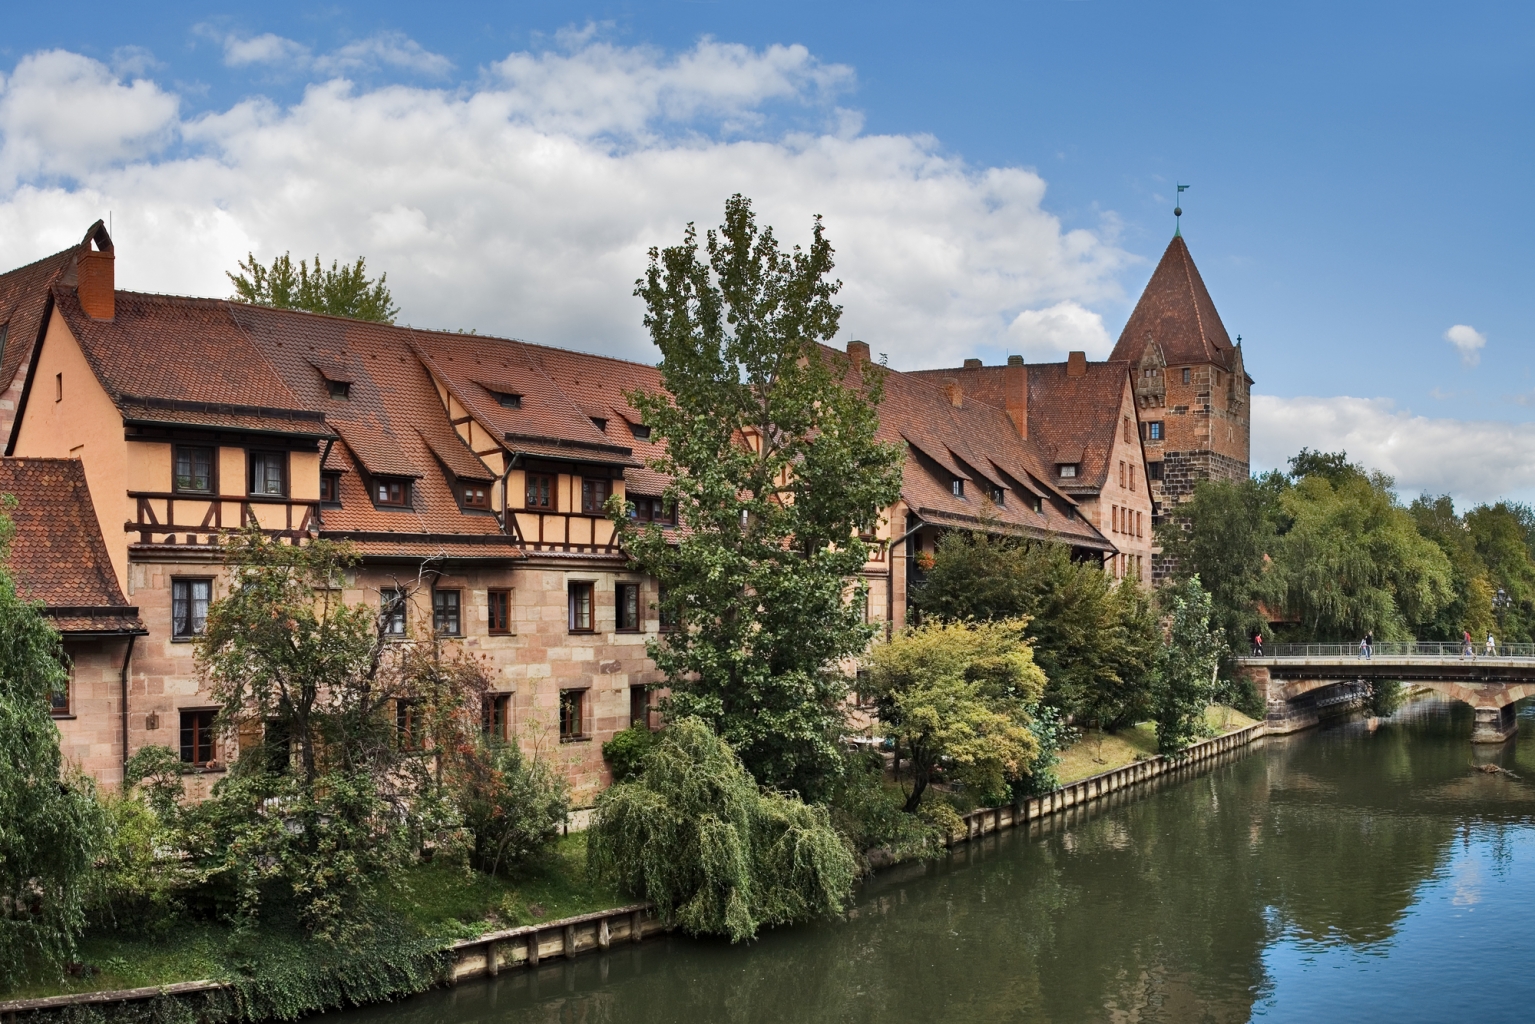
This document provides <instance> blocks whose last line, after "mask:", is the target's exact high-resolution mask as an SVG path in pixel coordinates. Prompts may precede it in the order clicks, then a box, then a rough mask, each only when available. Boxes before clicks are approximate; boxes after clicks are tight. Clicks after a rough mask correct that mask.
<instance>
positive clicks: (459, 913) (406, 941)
mask: <svg viewBox="0 0 1535 1024" xmlns="http://www.w3.org/2000/svg"><path fill="white" fill-rule="evenodd" d="M1207 721H1208V723H1209V725H1210V727H1211V731H1212V732H1217V733H1218V734H1219V736H1224V737H1230V738H1231V740H1232V742H1235V741H1236V740H1237V739H1239V738H1240V737H1237V736H1236V735H1235V734H1236V733H1238V732H1243V731H1244V730H1246V731H1248V732H1251V731H1252V730H1253V726H1254V724H1255V723H1254V722H1253V720H1251V719H1248V718H1246V717H1245V716H1243V715H1241V714H1240V713H1239V712H1235V711H1232V710H1230V709H1226V708H1219V707H1215V708H1211V709H1209V710H1208V712H1207ZM1218 738H1219V737H1218ZM1246 738H1250V737H1246ZM1246 738H1240V739H1241V740H1242V742H1246ZM1227 745H1230V744H1217V743H1216V741H1215V740H1210V741H1205V742H1204V743H1201V744H1198V745H1196V749H1195V750H1193V751H1191V754H1193V755H1194V759H1196V760H1197V759H1200V758H1202V757H1203V756H1204V755H1203V754H1202V753H1201V751H1203V750H1204V749H1205V748H1207V747H1208V748H1209V749H1210V751H1211V752H1214V751H1215V750H1216V749H1217V747H1219V749H1222V750H1224V749H1225V747H1226V746H1227ZM1155 749H1156V741H1155V731H1154V729H1153V728H1152V727H1151V726H1150V724H1149V723H1144V724H1142V725H1139V726H1136V727H1134V728H1130V729H1125V730H1122V731H1121V732H1119V733H1117V734H1109V735H1104V736H1100V735H1098V734H1089V735H1088V736H1085V737H1084V738H1083V739H1082V740H1081V741H1079V742H1078V743H1077V744H1075V745H1073V747H1072V748H1069V749H1068V750H1067V751H1065V752H1064V756H1063V758H1062V763H1061V766H1060V778H1061V782H1062V787H1061V788H1060V789H1058V790H1055V791H1054V792H1052V793H1050V794H1046V795H1045V796H1043V797H1036V798H1034V799H1032V800H1030V801H1028V802H1027V803H1026V805H1024V806H1023V807H1020V808H1011V809H1005V810H1004V809H997V808H983V809H979V810H972V811H969V812H968V813H966V814H964V815H963V820H964V821H965V822H966V833H965V834H960V835H956V836H955V837H953V839H954V841H963V840H964V839H966V838H969V837H971V836H974V835H980V834H983V833H986V832H990V831H993V830H995V829H996V828H999V827H1007V826H1008V825H1011V824H1016V823H1021V822H1022V821H1024V820H1028V818H1029V817H1038V816H1039V815H1040V814H1048V813H1051V812H1053V810H1054V809H1057V808H1063V807H1070V806H1077V805H1078V804H1080V803H1083V802H1085V801H1087V800H1090V799H1095V798H1096V795H1107V793H1109V792H1111V791H1118V790H1122V789H1124V788H1125V787H1126V786H1127V785H1129V784H1130V783H1131V782H1133V781H1135V780H1134V779H1132V778H1131V777H1130V776H1131V775H1135V776H1145V777H1146V778H1148V779H1149V778H1150V777H1152V776H1154V775H1159V774H1161V770H1160V767H1161V766H1162V765H1163V763H1164V762H1163V761H1162V759H1160V758H1157V757H1156V756H1155ZM1130 766H1136V767H1134V768H1130ZM1126 769H1129V774H1126ZM1119 775H1124V776H1125V779H1124V780H1121V781H1119V782H1114V781H1104V780H1114V779H1117V778H1118V776H1119ZM1095 780H1096V781H1095ZM1084 785H1085V786H1086V787H1087V790H1091V789H1094V787H1095V786H1096V794H1094V793H1089V792H1088V791H1087V790H1085V789H1084V788H1083V787H1084ZM1030 808H1032V810H1029V809H1030ZM1004 818H1006V821H1005V822H1004V820H1003V819H1004ZM585 862H586V847H585V836H584V835H582V834H580V833H573V834H570V835H567V836H563V837H561V838H560V839H559V840H558V841H557V842H556V843H555V844H554V845H553V848H552V850H551V851H550V854H549V856H548V857H546V858H545V859H544V860H543V862H541V863H540V864H539V865H537V866H536V867H535V868H533V869H532V870H530V871H528V872H526V873H525V874H524V875H523V876H522V877H518V878H513V879H506V878H499V877H489V876H485V875H481V874H478V873H469V872H466V871H465V870H464V869H463V868H461V867H451V866H447V865H431V864H428V865H423V866H421V867H420V868H417V869H414V870H412V871H411V872H408V873H406V874H405V875H403V876H401V877H400V879H398V880H397V881H396V882H394V883H393V884H391V885H390V886H389V887H388V889H387V890H386V891H385V892H384V893H382V894H381V895H382V900H381V902H382V905H383V906H382V909H383V910H385V911H386V912H387V915H388V916H389V918H390V919H391V925H392V926H393V927H397V928H398V929H399V931H398V936H397V938H398V941H400V942H401V944H402V946H401V948H402V949H404V950H405V953H404V954H403V955H402V956H401V957H400V958H399V960H398V962H396V961H395V960H394V959H392V958H391V956H390V954H389V951H388V949H389V947H388V944H387V943H383V942H381V943H374V944H373V949H372V950H371V951H369V952H365V953H364V954H363V955H362V956H361V957H360V958H358V959H360V960H362V961H364V962H362V963H349V964H347V965H346V967H348V968H351V969H353V970H354V972H359V971H360V973H361V975H363V977H362V978H361V979H360V980H359V981H358V982H356V983H354V984H351V985H345V984H336V983H335V981H334V979H328V978H325V977H322V975H324V974H325V972H327V971H332V970H338V969H340V965H331V964H327V963H324V962H323V961H320V960H317V959H316V957H315V956H314V955H312V953H311V952H308V951H306V947H307V945H308V944H306V943H304V942H303V940H302V939H300V938H299V937H298V936H297V933H296V932H293V931H291V930H285V929H282V928H281V927H280V926H277V925H271V924H269V925H267V926H264V927H263V929H261V930H260V931H258V932H256V933H254V934H251V935H246V936H243V937H241V936H236V935H235V934H234V933H233V932H232V930H231V929H229V928H227V927H225V926H222V925H218V924H214V923H201V924H195V925H193V924H187V925H185V926H182V927H178V928H176V929H175V930H174V931H172V932H168V933H166V934H160V935H150V936H127V935H123V934H121V933H106V934H102V933H97V934H93V935H89V936H87V937H86V938H85V939H84V940H82V942H81V945H80V963H79V965H77V969H76V971H75V972H74V973H72V974H71V975H69V976H68V977H66V978H65V979H64V981H63V983H62V984H59V983H55V984H50V985H33V986H29V987H27V988H25V989H22V990H18V991H15V992H13V993H10V999H8V1000H7V1001H5V1002H0V1014H4V1013H8V1012H14V1011H16V1010H22V1011H37V1010H41V1011H43V1012H44V1013H47V1012H48V1011H49V1010H53V1009H55V1008H56V1007H57V1006H58V1003H60V1002H66V1003H74V1002H75V1000H74V999H69V998H67V997H77V998H82V997H83V998H90V994H92V993H97V994H98V995H97V996H96V999H98V1000H101V999H103V996H104V995H105V997H106V1000H108V1002H107V1005H106V1006H101V1005H97V1006H93V1007H87V1006H82V1005H76V1006H75V1009H76V1010H85V1009H87V1008H89V1009H92V1010H94V1011H95V1013H94V1014H92V1016H99V1017H100V1019H102V1020H108V1019H118V1018H117V1015H116V1014H117V1011H116V1010H115V1009H114V1010H112V1012H105V1011H106V1010H108V1009H110V1008H113V1007H123V1006H124V1005H125V1004H127V1003H130V1002H131V1003H133V1004H135V1005H142V1007H143V1008H144V1009H145V1010H146V1011H149V1006H150V1002H149V1001H150V1000H151V999H152V998H153V997H156V996H158V997H159V998H158V999H155V1000H154V1001H155V1002H164V1001H165V1000H166V999H179V1000H182V1001H188V1000H201V1001H202V1002H203V1005H201V1006H200V1007H198V1010H197V1012H196V1014H195V1015H196V1016H198V1017H199V1018H200V1019H205V1020H208V1021H220V1020H239V1019H244V1017H245V1016H246V1015H248V1009H245V1008H243V1007H249V1006H250V1005H252V1004H257V1005H271V1006H274V1007H276V1008H281V1007H282V1006H283V1005H284V1004H285V1003H286V1005H288V1006H289V1007H290V1008H291V1009H292V1010H294V1011H296V1012H300V1013H302V1012H311V1011H313V1010H316V1009H323V1008H326V1007H327V1006H335V1005H340V1004H342V1003H344V1002H358V1001H361V1000H359V999H358V998H356V997H357V996H359V995H361V996H371V998H372V999H373V1000H381V999H392V998H399V997H401V996H404V995H408V994H410V993H411V992H413V991H420V990H421V989H423V988H427V987H431V986H432V985H434V984H438V983H442V982H451V981H454V980H457V979H458V978H464V977H473V976H477V975H483V974H486V973H495V971H496V970H497V969H498V968H503V967H504V968H510V967H514V966H522V965H526V964H536V963H537V962H538V959H539V957H540V956H543V957H553V956H574V955H576V954H578V953H581V952H585V951H588V950H592V949H607V948H608V945H609V943H611V942H615V941H617V942H623V941H630V940H631V939H637V938H638V937H640V936H641V935H649V934H651V933H652V932H654V931H658V930H660V923H659V922H657V921H655V920H654V919H651V918H648V917H646V916H645V915H643V914H640V913H637V912H638V911H639V909H640V908H638V907H636V906H633V905H630V904H631V902H632V901H629V900H627V899H625V898H624V897H623V896H622V895H621V894H620V893H618V892H617V891H616V890H608V889H605V888H603V887H600V886H593V885H591V884H590V883H589V882H588V881H587V879H586V871H585ZM609 918H611V919H612V920H611V921H610V920H609ZM253 948H259V949H260V955H259V956H255V955H253V952H252V950H253ZM349 955H350V954H349ZM370 958H372V960H373V961H376V962H369V961H370ZM285 973H286V974H287V975H290V976H289V977H275V981H276V988H277V989H278V991H276V992H268V991H266V989H267V988H268V987H271V986H270V984H269V983H270V982H272V981H273V980H274V978H273V977H268V976H280V975H284V974H285ZM128 990H132V991H131V992H130V991H128ZM295 990H296V991H295ZM230 993H233V994H234V997H233V998H225V997H226V996H227V995H228V994H230ZM107 994H109V995H107ZM61 997H63V998H61ZM284 997H296V1001H295V998H284ZM44 999H46V1001H47V1002H48V1003H50V1004H53V1005H51V1006H38V1005H37V1003H36V1002H33V1001H34V1000H44ZM151 1012H152V1011H151ZM268 1015H274V1014H271V1013H270V1012H269V1014H268ZM289 1015H291V1014H289ZM144 1019H146V1020H149V1019H158V1018H154V1017H152V1016H146V1017H145V1018H144Z"/></svg>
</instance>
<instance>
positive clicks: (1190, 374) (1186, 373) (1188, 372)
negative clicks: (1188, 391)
mask: <svg viewBox="0 0 1535 1024" xmlns="http://www.w3.org/2000/svg"><path fill="white" fill-rule="evenodd" d="M1193 373H1194V371H1193V370H1190V369H1189V368H1188V367H1187V366H1185V367H1184V368H1183V383H1185V384H1187V383H1188V382H1189V381H1190V379H1192V377H1193Z"/></svg>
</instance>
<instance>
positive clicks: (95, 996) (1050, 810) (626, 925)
mask: <svg viewBox="0 0 1535 1024" xmlns="http://www.w3.org/2000/svg"><path fill="white" fill-rule="evenodd" d="M1264 731H1265V730H1264V724H1263V723H1262V722H1259V723H1256V724H1254V725H1250V726H1247V727H1245V728H1242V729H1238V730H1236V731H1234V732H1229V733H1226V734H1225V735H1223V736H1217V737H1215V738H1213V739H1208V740H1204V741H1202V742H1199V743H1195V744H1193V745H1192V746H1190V747H1189V748H1188V749H1187V750H1185V751H1184V752H1183V754H1182V756H1180V757H1178V758H1176V759H1173V758H1167V757H1151V758H1147V759H1145V760H1143V761H1136V762H1134V763H1133V764H1127V765H1125V766H1123V767H1121V768H1115V769H1113V770H1111V771H1106V772H1103V773H1101V774H1099V775H1094V776H1091V777H1089V778H1086V779H1081V780H1079V781H1077V782H1073V783H1070V784H1069V785H1065V786H1062V787H1060V788H1059V789H1055V790H1052V791H1051V792H1049V793H1045V794H1043V795H1041V796H1036V797H1030V798H1029V799H1027V800H1025V801H1022V802H1021V803H1018V804H1014V805H1010V806H1005V807H985V808H981V809H980V810H975V811H971V812H970V813H968V814H965V815H962V817H961V820H962V821H963V822H964V823H965V830H964V831H963V832H957V833H955V834H954V835H953V836H951V837H950V838H949V843H948V845H949V846H950V847H952V846H954V845H956V844H958V843H963V842H967V841H969V840H972V839H979V838H980V837H982V836H986V835H990V834H992V833H994V832H997V831H1000V830H1002V829H1008V828H1013V827H1015V826H1019V825H1026V824H1029V823H1031V822H1036V821H1045V820H1048V819H1051V818H1054V817H1055V816H1057V815H1060V814H1061V813H1063V812H1065V811H1069V810H1071V809H1073V808H1077V807H1085V806H1087V805H1089V804H1093V803H1096V802H1098V801H1100V800H1103V799H1105V798H1107V797H1109V796H1111V795H1113V794H1116V793H1127V794H1128V793H1129V792H1130V791H1132V790H1137V789H1141V788H1143V787H1145V786H1146V785H1147V784H1148V783H1151V782H1152V781H1153V780H1157V779H1168V780H1171V779H1174V778H1177V777H1180V776H1182V775H1184V774H1186V773H1188V772H1190V771H1192V770H1194V769H1196V768H1199V767H1201V766H1204V765H1206V764H1208V763H1209V762H1210V761H1213V760H1215V759H1217V758H1220V757H1222V756H1223V755H1226V754H1229V753H1231V752H1233V751H1236V750H1238V749H1239V748H1242V747H1245V746H1247V745H1248V744H1250V743H1252V742H1253V741H1254V740H1256V739H1258V738H1259V737H1261V736H1263V735H1264ZM875 854H876V856H875V857H871V858H870V860H871V863H875V864H876V866H879V858H878V857H877V854H878V851H875ZM884 863H886V864H888V863H889V860H888V858H885V859H884ZM665 931H667V928H666V926H665V925H664V924H663V923H662V922H661V920H660V919H659V918H658V917H656V916H655V913H654V910H653V908H652V907H651V906H650V905H649V904H643V903H641V904H633V905H631V906H626V907H617V908H614V909H612V910H600V911H597V912H595V913H591V914H582V915H580V916H579V917H569V918H564V919H562V920H558V921H545V922H541V923H539V924H532V925H524V926H522V927H520V928H509V929H505V930H502V931H496V932H489V933H487V934H485V935H479V936H476V937H475V938H472V939H465V940H462V941H460V942H455V943H453V944H451V945H450V946H449V947H448V948H449V950H451V951H452V953H453V955H454V959H453V961H452V964H451V966H450V967H449V968H448V969H447V970H446V971H444V972H443V979H442V980H443V982H444V983H445V984H450V985H451V984H455V983H457V982H459V981H463V980H465V979H469V978H480V977H495V976H496V975H498V974H499V973H500V972H502V971H505V970H520V969H523V968H527V967H537V966H538V965H539V964H540V963H543V962H544V961H549V960H560V959H568V958H573V957H577V956H580V955H582V954H585V953H593V952H602V951H605V950H608V949H610V948H612V947H613V946H614V945H618V944H622V943H633V942H641V941H644V940H645V939H647V938H649V937H651V936H654V935H658V934H661V933H664V932H665ZM224 987H225V984H224V983H223V982H220V981H215V980H208V981H189V982H182V983H180V984H175V985H162V986H151V987H148V988H136V989H126V990H119V991H113V992H81V993H76V994H73V995H63V996H46V997H43V998H38V999H15V1000H10V1001H8V1002H0V1020H3V1021H4V1022H5V1024H13V1022H16V1021H20V1020H25V1019H26V1018H27V1017H28V1016H31V1015H34V1014H37V1013H39V1012H44V1013H46V1012H48V1011H55V1012H56V1011H60V1010H64V1009H66V1008H68V1007H72V1006H80V1007H84V1006H94V1007H101V1008H103V1009H106V1008H108V1007H111V1006H121V1005H124V1004H128V1003H136V1002H145V1001H148V1000H152V999H158V998H160V997H163V996H187V995H196V994H199V993H206V992H210V991H215V990H218V989H221V988H224Z"/></svg>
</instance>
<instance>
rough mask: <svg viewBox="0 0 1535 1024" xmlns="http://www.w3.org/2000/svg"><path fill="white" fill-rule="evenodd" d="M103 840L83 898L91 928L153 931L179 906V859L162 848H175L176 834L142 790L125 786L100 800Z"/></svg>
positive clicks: (182, 872) (181, 875)
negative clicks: (166, 855) (104, 833)
mask: <svg viewBox="0 0 1535 1024" xmlns="http://www.w3.org/2000/svg"><path fill="white" fill-rule="evenodd" d="M101 803H102V810H103V811H104V812H105V817H106V823H107V827H106V840H105V842H104V843H103V844H102V848H101V849H100V850H98V851H97V856H96V870H95V871H93V872H92V873H91V887H90V892H89V894H88V895H87V897H86V914H87V920H88V921H89V922H90V924H91V925H92V926H93V927H96V928H106V929H114V930H119V931H130V932H138V933H143V932H153V931H157V930H159V929H161V928H163V927H165V926H166V925H168V924H169V923H170V921H171V919H172V918H173V917H174V916H175V915H176V914H177V913H179V912H181V911H182V910H183V909H184V907H183V901H182V899H181V896H182V891H183V888H184V884H186V883H189V882H190V880H189V879H185V878H184V877H183V874H184V871H183V870H182V867H181V863H180V860H179V859H177V858H166V857H164V856H162V852H163V851H165V850H167V849H174V844H175V835H174V833H173V832H172V830H171V829H170V828H169V827H167V825H166V822H165V821H164V820H163V819H162V817H161V816H160V815H159V814H158V813H156V811H155V809H154V807H153V806H151V803H150V802H149V801H148V800H146V799H145V798H144V797H143V795H142V794H140V793H138V792H135V791H133V790H131V789H130V791H129V792H127V793H125V794H116V793H110V794H108V795H107V796H106V797H105V798H104V799H103V800H102V802H101Z"/></svg>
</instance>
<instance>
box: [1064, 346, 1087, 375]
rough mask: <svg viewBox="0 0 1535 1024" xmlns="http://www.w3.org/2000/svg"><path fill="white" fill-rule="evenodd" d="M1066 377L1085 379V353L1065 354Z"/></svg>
mask: <svg viewBox="0 0 1535 1024" xmlns="http://www.w3.org/2000/svg"><path fill="white" fill-rule="evenodd" d="M1066 376H1068V377H1086V376H1087V353H1086V352H1069V353H1067V355H1066Z"/></svg>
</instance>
